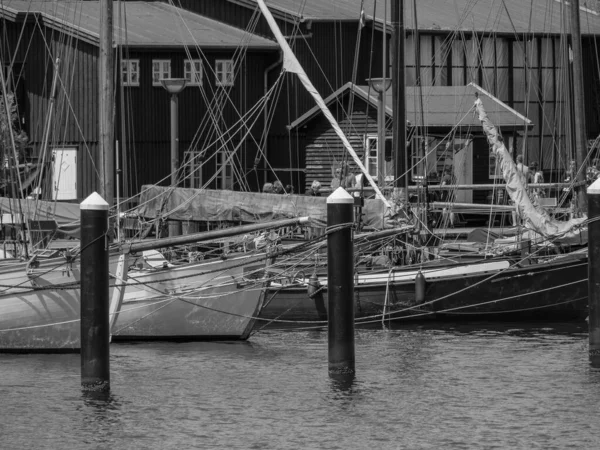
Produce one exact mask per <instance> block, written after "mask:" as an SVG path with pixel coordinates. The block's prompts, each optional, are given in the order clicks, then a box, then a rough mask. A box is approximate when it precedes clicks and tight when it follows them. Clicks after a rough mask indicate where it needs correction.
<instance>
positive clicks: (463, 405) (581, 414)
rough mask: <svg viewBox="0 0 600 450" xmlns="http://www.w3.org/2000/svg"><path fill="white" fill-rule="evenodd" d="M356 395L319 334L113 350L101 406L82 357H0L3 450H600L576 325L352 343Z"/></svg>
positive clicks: (599, 383) (596, 407) (445, 330)
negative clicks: (83, 376)
mask: <svg viewBox="0 0 600 450" xmlns="http://www.w3.org/2000/svg"><path fill="white" fill-rule="evenodd" d="M356 359H357V367H356V369H357V374H356V377H355V379H354V380H353V381H352V382H348V383H344V382H338V381H334V380H332V379H330V378H329V376H328V373H327V333H326V331H279V330H268V331H262V332H261V333H258V334H256V335H254V336H253V337H252V338H251V340H250V341H248V342H238V343H216V342H213V343H183V344H176V343H142V344H127V345H125V344H113V345H112V346H111V386H112V389H111V394H110V396H108V397H107V398H95V397H93V396H88V395H84V394H82V392H81V390H80V371H79V370H80V369H79V363H80V359H79V355H7V354H5V355H0V376H1V381H0V399H1V410H0V448H2V449H24V448H35V449H65V448H76V449H88V448H94V449H95V448H101V449H109V448H110V449H121V448H123V449H188V448H201V449H237V448H239V449H284V448H293V449H349V448H351V449H368V448H371V449H405V448H406V449H420V448H431V449H439V448H452V449H455V448H456V449H462V448H465V449H467V448H469V449H470V448H474V449H480V448H481V449H483V448H486V449H487V448H490V449H495V448H498V449H504V448H510V449H514V448H523V449H530V448H540V449H565V448H573V449H598V448H600V431H599V427H598V424H599V423H600V372H598V371H594V370H592V369H591V368H590V367H589V365H588V361H587V327H586V325H585V324H581V325H571V326H553V325H543V326H541V325H535V324H531V325H528V326H524V325H523V324H518V325H517V324H515V325H510V326H506V325H505V326H502V327H498V326H491V325H485V324H482V325H469V326H465V325H456V324H454V325H453V324H445V325H429V326H427V327H418V326H411V327H406V326H405V327H398V328H395V329H392V330H388V331H384V330H381V329H370V330H357V334H356Z"/></svg>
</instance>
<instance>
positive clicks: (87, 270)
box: [80, 192, 110, 391]
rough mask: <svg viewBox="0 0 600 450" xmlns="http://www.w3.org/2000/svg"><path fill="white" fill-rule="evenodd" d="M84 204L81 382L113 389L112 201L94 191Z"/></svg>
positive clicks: (92, 387)
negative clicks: (109, 254)
mask: <svg viewBox="0 0 600 450" xmlns="http://www.w3.org/2000/svg"><path fill="white" fill-rule="evenodd" d="M80 208H81V385H82V387H83V389H84V390H87V391H108V390H110V366H109V343H110V325H109V317H108V315H109V297H108V246H107V232H108V203H107V202H106V201H104V199H103V198H102V197H101V196H100V195H99V194H97V193H96V192H94V193H93V194H92V195H90V196H89V197H88V198H86V199H85V200H84V201H83V202H82V203H81V205H80Z"/></svg>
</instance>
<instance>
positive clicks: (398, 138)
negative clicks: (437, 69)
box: [391, 0, 416, 200]
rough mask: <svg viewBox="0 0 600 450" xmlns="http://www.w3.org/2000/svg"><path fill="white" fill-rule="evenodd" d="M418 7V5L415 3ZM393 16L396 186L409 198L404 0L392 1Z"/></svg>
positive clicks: (393, 140)
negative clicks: (402, 189)
mask: <svg viewBox="0 0 600 450" xmlns="http://www.w3.org/2000/svg"><path fill="white" fill-rule="evenodd" d="M415 7H416V5H415ZM391 16H392V103H393V105H394V106H393V118H394V121H393V125H392V148H393V150H394V187H395V188H404V195H403V199H404V200H406V199H407V198H408V177H407V176H406V173H405V172H406V86H405V76H404V39H405V36H404V34H405V32H404V1H403V0H392V1H391Z"/></svg>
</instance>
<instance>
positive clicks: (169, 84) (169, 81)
mask: <svg viewBox="0 0 600 450" xmlns="http://www.w3.org/2000/svg"><path fill="white" fill-rule="evenodd" d="M160 83H161V84H162V86H163V87H164V88H165V89H166V90H167V92H168V93H169V94H179V93H180V92H181V91H183V90H184V89H185V86H186V84H187V80H186V79H185V78H163V79H162V80H160Z"/></svg>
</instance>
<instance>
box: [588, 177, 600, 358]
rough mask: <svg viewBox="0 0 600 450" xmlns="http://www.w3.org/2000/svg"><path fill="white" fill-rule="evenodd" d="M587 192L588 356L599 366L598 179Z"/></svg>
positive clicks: (599, 265) (599, 247) (599, 206)
mask: <svg viewBox="0 0 600 450" xmlns="http://www.w3.org/2000/svg"><path fill="white" fill-rule="evenodd" d="M587 194H588V220H589V223H588V301H589V316H588V320H589V324H588V327H589V339H590V347H589V358H590V363H591V365H592V367H595V368H600V179H599V180H596V181H594V183H592V185H591V186H590V187H588V189H587Z"/></svg>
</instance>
